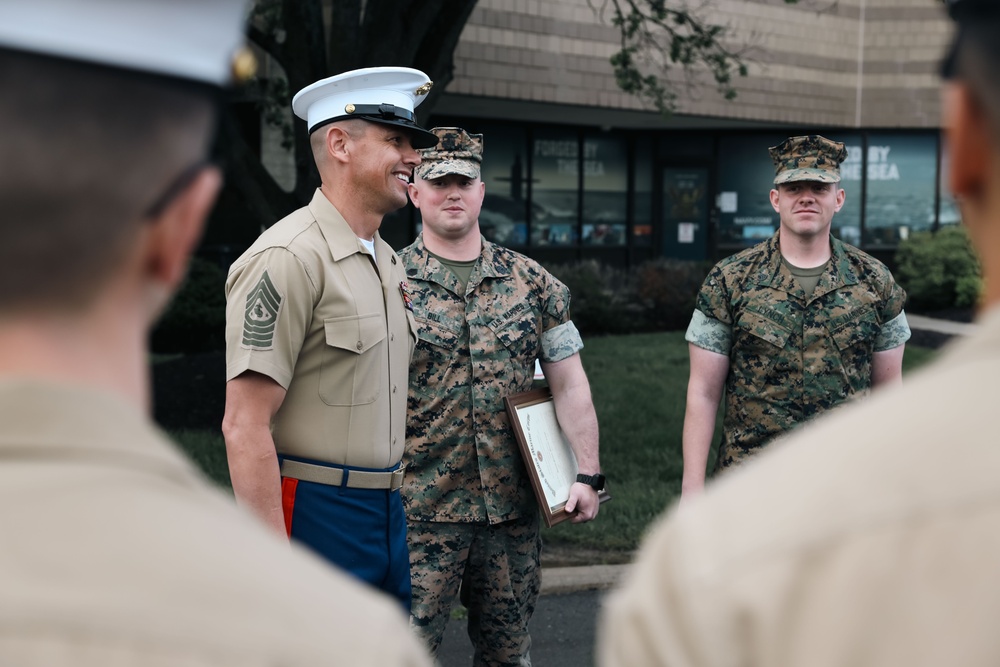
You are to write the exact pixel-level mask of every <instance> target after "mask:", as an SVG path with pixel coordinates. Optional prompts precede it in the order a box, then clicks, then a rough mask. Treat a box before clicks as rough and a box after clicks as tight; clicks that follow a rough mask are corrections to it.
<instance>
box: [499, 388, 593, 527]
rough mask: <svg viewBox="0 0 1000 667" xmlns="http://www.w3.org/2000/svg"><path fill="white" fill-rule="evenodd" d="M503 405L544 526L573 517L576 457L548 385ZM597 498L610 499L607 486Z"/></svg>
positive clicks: (511, 398)
mask: <svg viewBox="0 0 1000 667" xmlns="http://www.w3.org/2000/svg"><path fill="white" fill-rule="evenodd" d="M504 404H505V405H506V406H507V414H508V416H509V417H510V426H511V429H512V430H513V431H514V439H515V440H517V445H518V447H519V448H520V450H521V457H522V458H523V459H524V466H525V467H526V468H527V469H528V476H529V477H530V478H531V487H532V488H533V489H534V490H535V497H536V498H537V499H538V504H539V506H540V507H541V508H542V516H543V518H544V519H545V525H546V526H548V527H550V528H551V527H552V526H554V525H556V524H557V523H560V522H562V521H565V520H566V519H569V518H570V517H572V516H573V515H572V514H570V513H569V512H567V511H566V502H567V501H568V500H569V488H570V487H571V486H572V485H573V483H574V482H576V474H577V470H578V468H577V464H576V456H574V454H573V449H572V447H570V444H569V441H568V440H567V439H566V436H565V435H564V434H563V432H562V429H560V428H559V422H558V421H557V420H556V409H555V404H554V403H553V402H552V393H551V392H550V391H549V389H548V388H547V387H546V388H542V389H533V390H531V391H526V392H522V393H520V394H514V395H512V396H508V397H507V398H505V399H504ZM598 497H599V498H600V501H601V502H602V503H603V502H605V501H607V500H611V495H610V494H609V493H608V490H607V489H606V488H605V489H602V490H601V491H600V493H599V494H598Z"/></svg>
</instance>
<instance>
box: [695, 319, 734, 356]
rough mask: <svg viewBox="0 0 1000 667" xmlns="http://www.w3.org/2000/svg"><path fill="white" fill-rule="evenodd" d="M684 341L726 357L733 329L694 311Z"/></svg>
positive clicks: (730, 346) (731, 345)
mask: <svg viewBox="0 0 1000 667" xmlns="http://www.w3.org/2000/svg"><path fill="white" fill-rule="evenodd" d="M684 339H685V340H686V341H687V342H689V343H691V344H692V345H697V346H698V347H700V348H702V349H705V350H708V351H709V352H718V353H719V354H724V355H726V356H727V357H728V356H729V352H730V350H731V349H732V347H733V328H732V327H731V326H729V325H728V324H723V323H722V322H720V321H719V320H716V319H712V318H711V317H709V316H708V315H706V314H705V313H703V312H701V311H700V310H695V311H694V314H693V315H692V316H691V324H689V325H688V328H687V333H686V334H684Z"/></svg>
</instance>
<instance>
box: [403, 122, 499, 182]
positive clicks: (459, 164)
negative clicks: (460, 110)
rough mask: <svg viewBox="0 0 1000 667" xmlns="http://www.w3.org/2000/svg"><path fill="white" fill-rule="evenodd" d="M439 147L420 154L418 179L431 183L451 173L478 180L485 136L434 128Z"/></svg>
mask: <svg viewBox="0 0 1000 667" xmlns="http://www.w3.org/2000/svg"><path fill="white" fill-rule="evenodd" d="M431 132H432V133H433V134H435V135H437V137H438V145H437V146H435V147H433V148H427V149H424V150H422V151H419V153H420V159H421V162H420V164H419V165H418V166H417V168H416V169H415V170H414V177H415V178H422V179H424V180H425V181H430V180H433V179H435V178H441V177H442V176H447V175H448V174H460V175H462V176H468V177H469V178H473V179H475V178H479V165H480V164H481V163H482V161H483V135H481V134H469V133H468V132H466V131H465V130H463V129H462V128H459V127H435V128H434V129H432V130H431Z"/></svg>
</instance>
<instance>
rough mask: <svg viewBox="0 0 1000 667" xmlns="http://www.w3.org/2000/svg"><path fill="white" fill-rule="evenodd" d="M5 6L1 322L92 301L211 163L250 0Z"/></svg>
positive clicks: (0, 64) (0, 105) (91, 0)
mask: <svg viewBox="0 0 1000 667" xmlns="http://www.w3.org/2000/svg"><path fill="white" fill-rule="evenodd" d="M205 4H206V5H207V6H205V7H202V6H200V5H201V3H192V2H188V1H186V0H185V1H182V2H170V1H168V0H144V1H143V2H142V3H133V2H126V1H125V0H86V1H81V0H33V2H31V3H7V4H5V5H3V6H0V90H3V91H4V94H3V95H2V96H0V123H2V125H3V127H4V131H3V133H2V134H0V211H2V213H0V216H2V217H0V221H2V222H0V224H2V227H3V238H4V242H3V243H2V244H0V314H10V313H11V312H18V311H22V310H25V309H51V308H73V307H80V306H83V305H85V304H86V303H87V302H88V300H89V298H90V297H91V296H92V295H93V294H94V293H95V291H96V289H97V288H99V287H100V286H101V284H102V281H103V280H105V279H106V278H107V277H108V276H109V275H111V274H112V273H113V272H114V270H115V269H116V268H117V265H118V264H119V263H120V262H121V260H122V258H123V254H124V252H125V250H126V249H127V248H128V247H129V245H130V241H132V240H133V239H134V238H135V237H136V235H137V234H138V233H139V231H140V230H141V225H142V223H143V220H144V219H145V218H147V217H148V216H149V214H150V213H151V212H152V209H154V208H155V207H156V204H157V202H158V201H162V200H163V199H164V197H167V198H169V193H170V191H171V189H172V187H176V184H177V182H178V181H179V180H182V179H183V176H184V174H185V172H186V171H187V170H189V169H190V168H191V167H192V166H193V165H195V164H197V163H199V162H202V161H204V159H205V157H206V154H207V147H208V144H209V139H210V138H211V136H210V135H211V130H212V128H213V114H214V103H215V102H214V99H215V97H216V95H217V90H218V87H219V85H221V84H222V83H224V82H225V80H226V79H228V75H229V72H230V71H231V70H230V60H231V58H232V54H233V51H234V50H235V48H236V47H237V46H238V45H239V42H240V41H241V39H242V37H241V35H242V18H243V10H244V7H243V1H242V0H223V1H221V2H217V3H205Z"/></svg>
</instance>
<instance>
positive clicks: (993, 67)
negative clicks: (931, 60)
mask: <svg viewBox="0 0 1000 667" xmlns="http://www.w3.org/2000/svg"><path fill="white" fill-rule="evenodd" d="M998 29H1000V20H997V18H992V19H991V18H985V19H983V20H980V21H967V22H963V23H962V24H961V25H960V26H959V28H958V30H959V32H958V35H957V37H956V41H955V45H954V46H953V51H952V53H951V54H950V55H949V56H948V61H947V63H946V65H945V78H948V79H959V80H961V81H963V82H965V83H966V84H968V85H969V87H970V88H972V90H973V91H974V92H975V93H976V95H977V96H978V97H979V100H980V102H981V103H982V105H983V107H984V109H985V111H986V112H987V113H988V114H989V117H990V122H991V124H992V125H993V127H994V128H995V130H996V133H997V138H998V140H1000V40H998V39H997V31H998ZM998 148H1000V146H998Z"/></svg>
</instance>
